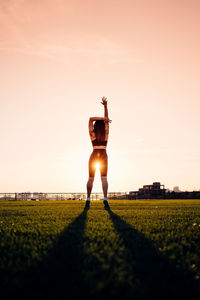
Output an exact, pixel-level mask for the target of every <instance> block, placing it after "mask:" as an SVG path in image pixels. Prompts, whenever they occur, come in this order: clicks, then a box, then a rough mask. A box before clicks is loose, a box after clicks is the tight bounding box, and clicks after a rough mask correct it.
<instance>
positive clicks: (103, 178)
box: [101, 176, 108, 199]
mask: <svg viewBox="0 0 200 300" xmlns="http://www.w3.org/2000/svg"><path fill="white" fill-rule="evenodd" d="M101 182H102V189H103V195H104V199H105V198H106V199H107V193H108V180H107V176H101Z"/></svg>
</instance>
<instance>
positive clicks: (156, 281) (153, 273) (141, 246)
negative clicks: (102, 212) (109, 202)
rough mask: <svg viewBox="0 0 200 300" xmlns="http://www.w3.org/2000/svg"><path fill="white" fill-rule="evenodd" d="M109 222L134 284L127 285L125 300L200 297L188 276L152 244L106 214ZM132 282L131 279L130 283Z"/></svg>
mask: <svg viewBox="0 0 200 300" xmlns="http://www.w3.org/2000/svg"><path fill="white" fill-rule="evenodd" d="M109 214H110V217H111V220H112V222H113V224H114V227H115V229H116V231H117V232H118V233H119V235H120V237H121V239H122V241H123V244H124V246H125V250H126V251H124V255H123V259H124V260H126V262H128V263H129V266H130V270H131V272H132V274H133V276H132V277H131V278H132V280H133V281H135V283H136V284H135V285H134V288H133V282H128V280H127V282H126V289H125V290H124V291H123V295H121V296H122V297H123V298H124V299H133V298H136V299H155V298H160V299H185V298H186V297H188V298H191V296H197V295H198V296H199V295H200V294H199V292H200V290H199V286H197V283H196V282H194V278H192V277H191V274H186V273H185V272H184V271H183V270H180V269H177V268H176V267H175V266H174V265H173V264H172V262H170V260H169V259H168V258H166V257H164V256H163V255H162V254H160V252H159V251H158V250H157V249H156V248H155V246H154V244H153V242H152V241H151V240H150V239H148V238H146V237H145V236H144V235H143V234H142V233H140V232H138V231H137V230H136V229H135V228H134V227H133V226H131V225H130V224H128V223H126V222H125V221H124V220H123V219H122V218H121V217H119V216H118V215H117V214H116V213H114V212H113V211H111V210H109ZM133 278H134V279H133Z"/></svg>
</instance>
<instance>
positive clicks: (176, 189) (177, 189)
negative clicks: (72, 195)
mask: <svg viewBox="0 0 200 300" xmlns="http://www.w3.org/2000/svg"><path fill="white" fill-rule="evenodd" d="M173 191H174V192H175V193H181V191H180V190H179V186H175V187H174V188H173Z"/></svg>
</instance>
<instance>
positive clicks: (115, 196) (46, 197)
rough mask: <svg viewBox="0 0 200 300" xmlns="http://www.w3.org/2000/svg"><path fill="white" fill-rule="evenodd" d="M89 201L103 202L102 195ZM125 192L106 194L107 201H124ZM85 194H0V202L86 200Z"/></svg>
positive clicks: (99, 194) (126, 195)
mask: <svg viewBox="0 0 200 300" xmlns="http://www.w3.org/2000/svg"><path fill="white" fill-rule="evenodd" d="M90 198H91V200H103V193H92V194H91V196H90ZM126 198H128V193H127V192H117V193H115V192H112V193H108V199H126ZM86 199H87V193H29V192H27V193H0V200H13V201H14V200H25V201H40V200H86Z"/></svg>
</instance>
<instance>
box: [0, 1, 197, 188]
mask: <svg viewBox="0 0 200 300" xmlns="http://www.w3.org/2000/svg"><path fill="white" fill-rule="evenodd" d="M199 36H200V2H199V1H195V0H191V1H189V0H180V1H177V0H174V1H171V0H167V1H165V0H158V1H152V0H146V1H143V0H140V1H133V0H132V1H127V0H124V1H121V0H120V1H117V0H115V1H101V2H100V1H88V0H86V1H81V0H76V1H64V0H46V1H45V0H43V1H34V0H29V1H23V0H10V1H8V0H4V1H0V95H1V100H0V101H1V102H0V107H1V118H0V128H1V131H0V140H1V147H0V165H1V168H0V192H15V191H16V192H20V191H32V192H33V191H42V192H71V191H74V192H79V191H81V192H83V191H85V190H86V181H87V176H88V159H89V155H90V153H91V151H92V146H91V142H90V139H89V135H88V119H89V117H90V116H102V115H103V106H102V105H101V104H100V99H101V97H102V96H106V97H107V98H108V100H109V114H110V118H111V119H112V120H113V122H112V124H111V128H110V139H109V143H108V150H107V151H108V156H109V172H108V180H109V191H116V192H117V191H130V190H137V189H138V188H139V187H141V186H142V185H143V184H151V183H152V182H153V181H161V182H162V183H163V184H165V186H166V187H167V188H170V189H171V188H173V186H175V185H178V186H179V187H180V189H182V190H193V189H196V190H199V189H200V174H199V170H200V140H199V132H200V122H199V113H200V97H199V96H200V84H199V79H200V54H199V53H200V40H199ZM98 175H99V174H98ZM100 190H101V184H100V180H99V176H97V178H96V181H95V184H94V191H100Z"/></svg>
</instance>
